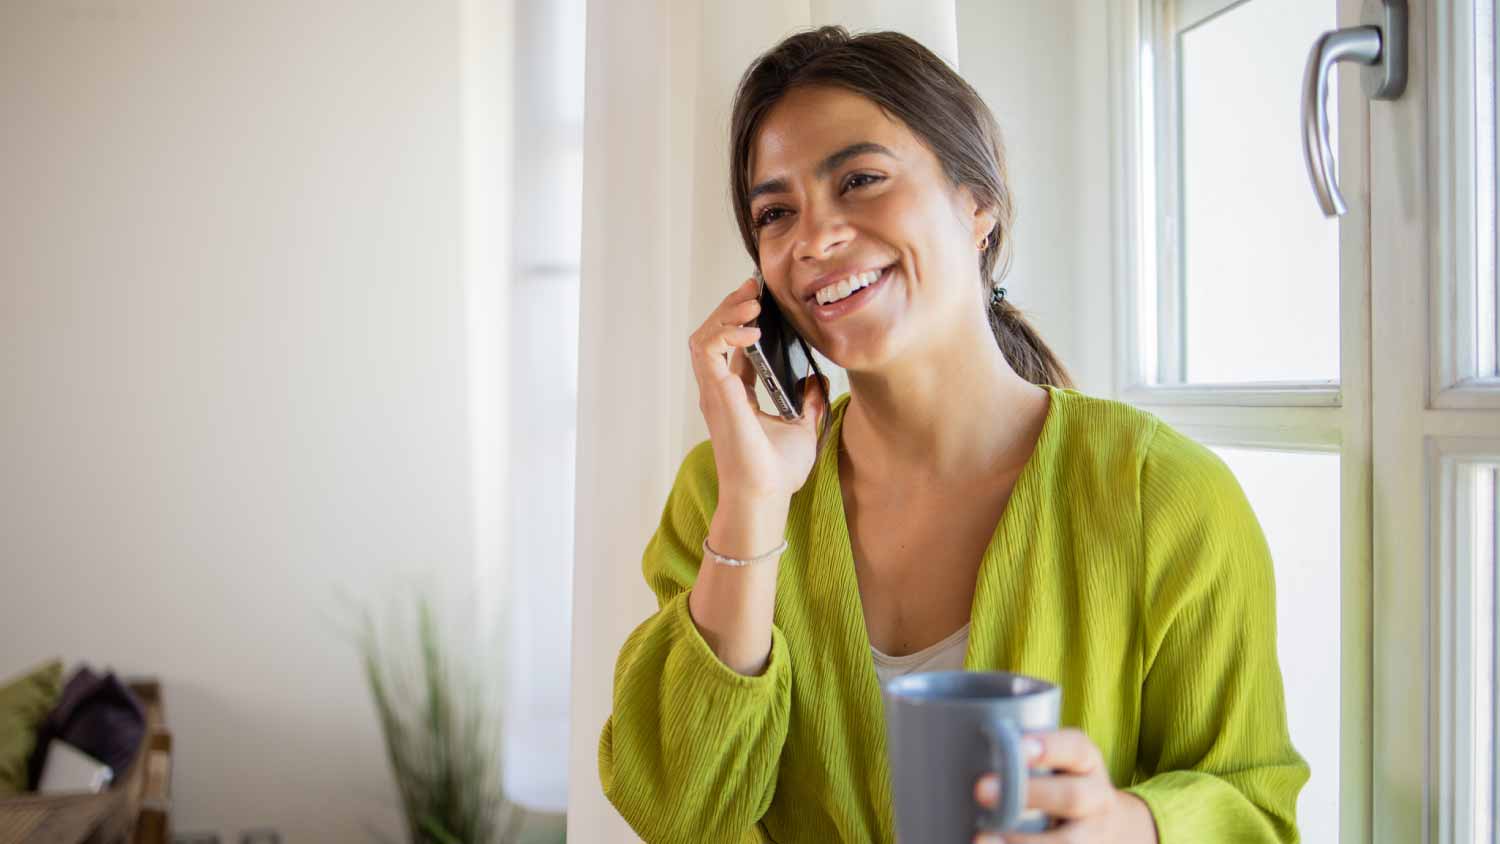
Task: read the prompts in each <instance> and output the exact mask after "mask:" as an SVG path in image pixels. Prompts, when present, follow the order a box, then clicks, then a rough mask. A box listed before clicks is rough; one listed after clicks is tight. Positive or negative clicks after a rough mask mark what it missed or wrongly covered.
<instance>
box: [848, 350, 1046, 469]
mask: <svg viewBox="0 0 1500 844" xmlns="http://www.w3.org/2000/svg"><path fill="white" fill-rule="evenodd" d="M981 327H982V333H981V332H980V331H978V330H976V329H975V327H974V326H969V327H968V328H967V329H966V330H964V331H958V332H953V333H952V334H950V335H948V336H946V337H944V338H942V339H941V340H939V341H938V342H937V343H935V344H932V345H929V346H926V347H924V349H923V351H922V353H921V354H919V355H902V356H900V358H901V359H900V361H899V362H896V363H893V364H892V365H890V366H888V367H882V368H881V369H880V370H878V371H864V372H853V371H851V372H850V373H849V406H848V407H847V408H846V409H845V412H844V424H843V432H844V433H843V445H844V449H845V450H846V451H847V452H848V455H849V459H850V461H851V463H853V464H854V465H855V466H858V467H860V468H861V469H863V470H864V471H863V472H861V474H864V475H866V476H867V477H871V476H873V477H876V478H888V477H901V478H903V479H904V480H905V481H906V482H908V483H921V482H924V481H929V482H939V483H944V482H952V481H958V480H962V479H964V478H968V477H974V476H975V475H981V474H989V473H992V472H995V471H1005V470H1007V469H1010V468H1016V469H1019V467H1020V466H1021V465H1023V464H1024V463H1025V461H1026V458H1027V457H1028V456H1030V454H1031V450H1032V446H1033V445H1034V443H1035V438H1036V435H1037V432H1038V431H1039V430H1040V427H1041V423H1042V420H1044V419H1045V417H1046V412H1047V407H1048V396H1047V392H1046V391H1045V390H1044V389H1043V388H1041V387H1038V386H1036V385H1035V384H1032V383H1030V382H1028V381H1026V380H1025V379H1024V378H1022V377H1021V376H1019V375H1017V374H1016V373H1015V371H1014V370H1013V369H1011V368H1010V365H1009V364H1008V363H1007V362H1006V360H1005V356H1004V355H1003V354H1002V353H1001V351H1000V347H999V346H998V345H996V343H995V339H994V336H993V335H992V334H991V333H990V330H989V325H988V324H987V323H982V324H981ZM1012 464H1014V466H1012Z"/></svg>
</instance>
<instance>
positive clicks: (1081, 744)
mask: <svg viewBox="0 0 1500 844" xmlns="http://www.w3.org/2000/svg"><path fill="white" fill-rule="evenodd" d="M1021 752H1022V754H1023V755H1025V757H1026V764H1027V765H1028V766H1030V767H1032V768H1050V769H1052V770H1054V771H1060V772H1062V773H1065V774H1092V773H1093V772H1095V771H1097V770H1098V769H1099V768H1100V766H1102V765H1103V764H1104V757H1103V756H1102V755H1100V753H1099V748H1098V747H1097V746H1096V745H1095V744H1094V742H1093V740H1092V739H1090V738H1089V737H1088V735H1087V734H1086V733H1084V732H1083V731H1082V730H1077V729H1073V728H1071V727H1070V728H1068V729H1064V730H1057V731H1055V732H1045V733H1032V734H1030V735H1028V736H1026V737H1025V738H1024V739H1022V740H1021Z"/></svg>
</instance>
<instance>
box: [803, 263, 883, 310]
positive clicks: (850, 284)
mask: <svg viewBox="0 0 1500 844" xmlns="http://www.w3.org/2000/svg"><path fill="white" fill-rule="evenodd" d="M878 278H880V270H869V271H867V272H862V273H858V274H855V275H851V276H849V277H848V278H846V279H843V280H841V281H839V282H838V283H837V284H830V285H828V286H827V287H824V288H823V289H822V290H819V291H818V294H817V297H816V298H817V300H818V304H820V305H828V304H832V303H834V302H837V301H838V300H840V299H844V298H846V297H848V296H849V295H850V294H852V293H853V292H854V291H856V290H863V289H864V288H866V287H869V286H870V285H872V284H874V283H875V280H876V279H878Z"/></svg>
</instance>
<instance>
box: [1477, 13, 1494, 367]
mask: <svg viewBox="0 0 1500 844" xmlns="http://www.w3.org/2000/svg"><path fill="white" fill-rule="evenodd" d="M1475 11H1476V13H1477V14H1476V21H1475V23H1476V26H1475V31H1476V32H1477V33H1478V34H1479V36H1478V37H1477V38H1476V39H1475V44H1474V46H1475V50H1474V59H1475V65H1476V67H1475V75H1474V78H1475V82H1476V83H1477V84H1476V85H1475V97H1474V105H1475V108H1476V110H1477V112H1478V113H1477V115H1476V120H1475V122H1474V125H1475V126H1477V127H1479V128H1478V132H1477V137H1476V138H1475V141H1476V144H1475V151H1476V161H1475V163H1476V165H1478V166H1477V168H1476V170H1477V172H1476V174H1475V175H1476V178H1475V180H1474V182H1475V184H1476V185H1477V186H1478V190H1477V191H1476V196H1475V211H1476V212H1477V214H1478V218H1479V219H1478V221H1477V222H1478V231H1477V232H1476V237H1475V244H1476V246H1477V247H1478V248H1477V252H1478V255H1477V256H1476V257H1477V259H1478V260H1477V262H1476V263H1477V270H1478V284H1477V285H1476V290H1477V292H1478V299H1479V301H1478V302H1476V303H1475V304H1476V305H1477V308H1476V309H1475V310H1476V312H1477V314H1478V325H1477V329H1478V332H1479V336H1478V338H1477V340H1478V342H1476V343H1475V344H1474V348H1475V352H1476V353H1477V360H1476V361H1475V372H1477V373H1478V374H1479V375H1480V376H1481V377H1484V376H1496V375H1500V306H1497V300H1500V275H1497V273H1496V261H1495V255H1496V247H1497V242H1496V230H1497V229H1496V219H1497V214H1496V205H1495V197H1496V196H1497V194H1500V190H1497V187H1500V186H1497V184H1496V181H1495V180H1496V178H1497V175H1496V174H1497V173H1500V167H1497V166H1496V151H1497V149H1500V147H1497V145H1496V143H1495V138H1496V137H1497V136H1500V133H1497V128H1500V127H1497V123H1496V119H1497V117H1496V115H1497V114H1500V109H1497V108H1496V107H1495V102H1496V100H1495V91H1496V90H1497V89H1500V85H1497V76H1496V66H1497V65H1496V61H1495V56H1496V54H1497V52H1500V27H1497V21H1496V15H1495V4H1494V3H1493V2H1483V0H1481V2H1477V3H1475Z"/></svg>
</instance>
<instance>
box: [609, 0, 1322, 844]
mask: <svg viewBox="0 0 1500 844" xmlns="http://www.w3.org/2000/svg"><path fill="white" fill-rule="evenodd" d="M731 132H732V147H733V149H732V158H731V164H732V166H731V174H732V179H733V189H734V201H735V211H736V214H737V215H738V220H739V225H740V230H741V233H742V234H743V236H744V241H745V246H746V248H747V249H748V251H749V252H750V255H751V256H752V257H753V258H754V259H755V261H756V262H757V264H758V265H759V267H760V269H761V271H762V273H763V275H764V277H765V282H766V285H767V286H768V287H769V289H770V291H771V293H772V294H773V295H774V296H775V297H776V300H777V303H778V304H779V305H780V306H781V310H782V311H783V312H784V313H785V315H786V317H787V319H788V320H790V322H791V323H792V325H793V327H795V328H796V330H797V331H798V333H799V334H801V335H802V336H803V337H804V338H806V339H807V340H808V342H810V343H811V344H812V345H813V346H814V347H815V348H817V349H818V350H819V351H820V352H822V353H823V354H824V355H825V356H827V357H828V358H829V359H830V360H832V361H834V362H836V363H838V364H839V365H841V366H842V367H844V368H845V369H846V370H847V371H848V373H849V392H848V394H847V395H846V396H843V397H840V399H839V400H838V401H836V402H833V403H832V404H831V405H830V404H829V402H828V398H827V389H828V387H827V384H826V383H823V382H819V383H809V384H808V396H807V400H806V401H807V404H806V407H805V411H806V412H805V414H804V416H803V418H802V420H801V421H800V422H797V423H786V422H783V421H782V420H781V419H780V418H778V417H775V416H772V415H770V414H767V413H764V412H762V411H760V410H759V408H758V406H757V404H756V402H755V398H754V390H753V385H754V378H753V375H752V371H751V369H750V368H749V367H748V366H747V365H746V362H745V358H744V354H743V351H742V350H743V349H744V347H746V346H747V345H749V344H750V343H751V342H752V341H753V340H754V339H755V337H756V336H757V329H756V328H754V327H746V324H747V323H750V322H752V321H753V320H754V318H755V316H756V314H757V312H758V303H757V299H756V294H757V288H756V283H755V282H754V281H753V280H747V281H746V282H745V283H744V284H742V285H741V286H739V287H738V288H736V289H735V290H734V291H733V292H732V293H730V294H729V296H728V297H726V298H725V299H724V300H723V302H722V303H721V304H720V305H719V306H718V308H716V309H715V310H714V312H713V313H711V314H710V315H709V316H708V319H707V320H705V321H704V323H703V325H702V326H701V327H700V328H699V329H698V330H697V331H696V332H695V333H694V334H693V336H692V340H691V343H690V349H691V354H692V362H693V368H694V372H695V374H696V377H697V383H698V390H699V405H700V407H701V409H702V412H703V415H704V418H705V420H706V421H707V424H708V430H709V434H710V439H709V441H708V442H705V443H702V444H700V445H699V446H698V447H697V448H695V449H693V451H692V452H691V453H690V454H689V455H688V456H687V458H686V460H685V461H684V463H683V465H682V468H681V470H680V472H679V474H678V476H677V481H676V485H675V486H674V488H673V490H672V492H671V495H670V496H669V498H668V501H667V504H666V508H665V512H664V514H663V517H662V521H661V525H660V528H659V529H658V531H657V533H656V535H655V536H654V537H653V538H652V540H651V542H650V544H649V545H648V547H647V549H646V553H645V559H644V569H645V575H646V580H647V582H648V584H649V585H650V586H651V588H652V589H653V590H654V591H655V592H656V594H657V596H658V598H659V600H660V607H661V608H660V611H659V612H658V613H657V614H656V615H654V616H652V617H651V618H649V619H647V620H646V621H645V622H644V623H643V624H642V625H641V626H640V627H639V628H637V629H636V630H635V632H634V633H633V634H632V635H631V636H630V638H629V640H628V641H627V642H626V644H625V646H624V648H623V649H622V651H621V653H620V658H619V663H618V666H617V671H616V676H615V697H614V711H613V714H612V715H611V717H610V720H609V721H608V722H607V723H606V724H605V727H604V732H603V735H602V736H601V740H600V750H599V765H600V774H601V777H602V780H603V784H604V789H605V792H606V793H607V795H608V796H609V798H610V800H611V801H612V802H613V803H614V805H615V806H616V807H617V808H618V809H619V810H620V812H621V814H622V815H624V817H625V818H626V819H627V820H628V821H629V822H630V823H631V825H632V826H633V827H634V828H635V830H636V831H637V832H638V833H640V835H641V836H642V837H643V838H645V839H646V840H647V841H650V842H678V841H681V842H732V841H741V840H750V841H754V840H771V841H776V842H782V843H783V844H787V843H788V842H834V841H890V840H892V838H893V816H892V804H891V794H890V789H891V778H890V771H889V770H888V767H887V762H886V756H885V736H884V726H883V720H882V702H881V697H880V688H879V682H880V680H882V679H885V678H888V677H889V676H892V675H893V674H896V673H901V672H903V671H907V670H916V669H922V670H930V669H934V668H957V667H960V666H962V667H964V668H968V669H973V670H1006V671H1015V672H1020V673H1025V674H1031V675H1035V676H1039V677H1043V678H1045V679H1048V680H1051V681H1053V682H1055V683H1058V684H1059V685H1061V686H1062V689H1063V698H1062V700H1063V710H1062V724H1063V725H1064V726H1065V729H1062V730H1059V731H1057V732H1054V733H1050V734H1046V735H1043V736H1040V737H1039V738H1040V740H1039V741H1038V742H1036V743H1035V745H1034V746H1033V747H1032V748H1031V764H1032V766H1033V767H1038V768H1048V769H1052V770H1053V771H1055V772H1056V775H1055V776H1052V777H1047V778H1039V779H1034V780H1033V781H1032V784H1031V788H1030V789H1028V799H1029V805H1030V806H1031V807H1032V808H1037V809H1040V810H1042V811H1045V812H1046V813H1048V814H1049V815H1052V816H1054V817H1056V818H1058V819H1060V820H1061V823H1060V824H1059V825H1058V826H1057V827H1055V828H1054V829H1052V830H1050V831H1048V832H1046V833H1038V834H1034V835H1019V834H1014V835H1012V834H1007V835H1006V836H1005V840H1006V841H1007V842H1011V844H1014V842H1105V841H1108V842H1154V841H1160V842H1163V844H1179V843H1180V842H1181V843H1182V844H1186V843H1187V842H1193V843H1194V844H1196V842H1220V841H1244V842H1252V841H1253V842H1262V841H1264V842H1271V841H1295V840H1296V838H1297V832H1296V821H1295V807H1296V796H1297V792H1298V790H1299V789H1300V788H1301V787H1302V785H1303V783H1304V782H1305V781H1306V779H1307V776H1308V770H1307V766H1306V765H1305V764H1304V763H1303V761H1302V759H1301V757H1299V756H1298V754H1297V752H1296V751H1295V750H1294V749H1293V747H1292V745H1291V742H1290V740H1289V738H1288V735H1287V728H1286V717H1285V705H1284V700H1283V693H1282V685H1281V675H1280V669H1279V667H1278V665H1277V662H1276V636H1275V612H1274V596H1273V590H1274V580H1273V577H1272V568H1271V562H1270V556H1269V552H1268V551H1267V548H1266V544H1265V540H1264V538H1263V536H1262V534H1261V531H1260V527H1259V525H1258V524H1257V522H1256V520H1255V516H1254V515H1253V513H1252V512H1251V510H1250V507H1249V504H1248V503H1247V501H1246V500H1245V497H1244V494H1243V493H1242V492H1241V490H1240V488H1239V486H1238V484H1237V483H1236V482H1235V479H1234V478H1233V476H1232V475H1231V474H1230V473H1229V471H1228V470H1227V469H1226V468H1225V466H1224V465H1223V463H1221V462H1220V461H1219V460H1218V459H1217V458H1216V457H1215V456H1214V455H1213V454H1212V453H1211V452H1209V451H1208V450H1207V449H1205V448H1203V447H1202V446H1200V445H1198V444H1197V443H1194V442H1192V441H1191V440H1188V439H1187V438H1185V437H1183V436H1182V435H1181V434H1179V433H1177V432H1176V431H1174V430H1173V429H1171V428H1170V427H1168V426H1166V425H1165V424H1163V423H1161V422H1160V421H1159V420H1157V419H1156V418H1154V417H1152V416H1150V415H1149V414H1146V413H1143V412H1140V411H1137V410H1135V409H1133V408H1131V407H1129V406H1127V405H1123V404H1119V403H1115V402H1111V401H1105V400H1101V399H1094V398H1090V397H1087V396H1084V395H1082V394H1080V393H1078V392H1076V391H1074V390H1072V389H1070V388H1069V385H1070V383H1071V382H1070V380H1069V378H1068V375H1067V372H1066V370H1065V369H1064V368H1063V367H1062V365H1061V364H1060V363H1058V361H1057V360H1056V358H1055V357H1054V356H1053V354H1052V352H1051V351H1050V350H1049V349H1048V348H1047V347H1046V345H1045V344H1044V343H1043V342H1042V341H1041V340H1040V339H1039V338H1038V337H1037V336H1036V334H1035V333H1034V332H1033V331H1032V330H1031V329H1030V327H1029V326H1028V325H1027V324H1026V322H1025V321H1024V320H1023V319H1022V318H1021V316H1020V315H1019V313H1018V312H1017V310H1016V308H1015V307H1014V306H1013V305H1012V304H1010V303H1009V302H1007V301H1005V298H1004V290H1003V288H999V287H994V288H992V287H991V285H992V284H993V282H991V281H990V279H992V278H993V277H995V275H996V267H997V265H1000V266H1001V267H1002V269H1003V261H1002V257H1003V256H1004V255H1005V254H1006V253H1007V251H1008V247H1009V243H1010V236H1011V222H1012V203H1011V197H1010V193H1009V191H1008V189H1007V187H1006V181H1005V165H1004V159H1003V155H1002V151H1001V144H1000V140H999V132H998V130H997V128H996V127H995V123H994V118H993V117H992V116H991V114H990V112H989V110H988V109H987V108H986V107H985V105H984V103H983V102H982V101H981V100H980V98H979V97H978V95H977V94H975V92H974V91H973V89H972V88H970V87H969V86H968V85H967V84H966V83H965V82H964V81H963V80H962V79H961V78H959V77H958V75H957V74H955V73H954V72H953V71H952V70H951V69H950V68H949V67H948V66H947V65H946V64H944V63H943V62H942V61H941V60H940V59H938V58H937V57H936V56H934V55H933V54H932V53H931V52H929V51H928V50H926V49H925V48H923V47H922V46H920V45H919V44H917V43H916V42H914V41H912V40H911V39H909V38H907V37H905V36H902V35H899V34H896V33H873V34H866V35H861V36H859V37H850V36H849V34H848V33H847V32H845V31H844V30H843V29H842V28H837V27H825V28H823V29H819V30H817V31H814V32H806V33H801V34H797V35H794V36H792V37H790V38H788V39H787V40H786V41H784V42H782V43H781V44H779V45H778V46H776V47H775V48H774V49H773V50H771V51H770V52H769V53H767V54H766V55H764V56H762V57H761V58H760V59H758V60H757V61H756V62H755V63H754V64H753V65H752V66H751V68H750V69H749V70H748V71H747V73H746V75H745V77H744V79H743V80H742V81H741V83H740V87H739V90H738V92H737V94H736V98H735V104H734V112H733V123H732V129H731ZM851 280H852V281H851ZM811 380H812V379H810V381H811ZM825 421H826V423H827V425H826V431H825V432H824V436H823V437H821V438H820V437H819V430H820V426H821V425H822V423H824V422H825ZM747 561H748V564H744V565H741V563H746V562H747ZM726 563H727V564H726ZM997 790H998V782H997V780H996V778H995V777H994V776H993V775H988V776H985V777H982V778H981V779H980V780H979V781H978V782H977V783H976V784H975V795H974V797H975V800H976V801H978V802H979V803H981V804H985V805H990V804H993V802H994V801H995V799H996V792H997ZM987 838H988V839H990V840H998V839H995V838H994V837H993V836H980V837H979V838H977V839H976V840H978V841H984V840H986V839H987ZM909 844H915V843H909Z"/></svg>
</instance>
